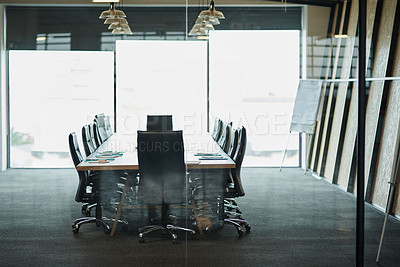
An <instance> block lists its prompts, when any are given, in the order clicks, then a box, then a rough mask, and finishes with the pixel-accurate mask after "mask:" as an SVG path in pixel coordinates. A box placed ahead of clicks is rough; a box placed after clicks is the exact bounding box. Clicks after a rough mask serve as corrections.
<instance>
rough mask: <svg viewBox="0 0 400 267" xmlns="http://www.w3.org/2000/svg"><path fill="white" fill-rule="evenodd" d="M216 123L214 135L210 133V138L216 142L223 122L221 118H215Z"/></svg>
mask: <svg viewBox="0 0 400 267" xmlns="http://www.w3.org/2000/svg"><path fill="white" fill-rule="evenodd" d="M216 125H217V126H214V128H216V130H215V135H212V138H213V139H214V141H215V142H218V139H219V138H220V137H221V134H222V130H223V128H224V122H223V121H222V120H221V119H217V124H216ZM213 132H214V131H213Z"/></svg>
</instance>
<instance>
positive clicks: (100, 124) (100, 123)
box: [93, 113, 109, 143]
mask: <svg viewBox="0 0 400 267" xmlns="http://www.w3.org/2000/svg"><path fill="white" fill-rule="evenodd" d="M93 121H94V122H95V123H96V125H97V130H98V132H97V134H98V137H99V140H100V143H103V142H104V141H106V140H107V139H108V137H109V136H108V135H107V131H106V123H105V116H104V113H100V114H96V115H95V116H94V120H93Z"/></svg>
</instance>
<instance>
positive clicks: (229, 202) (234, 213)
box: [224, 198, 251, 236]
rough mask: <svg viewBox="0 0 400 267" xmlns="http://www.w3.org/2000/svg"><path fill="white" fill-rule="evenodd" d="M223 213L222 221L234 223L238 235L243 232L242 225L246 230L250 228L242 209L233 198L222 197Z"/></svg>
mask: <svg viewBox="0 0 400 267" xmlns="http://www.w3.org/2000/svg"><path fill="white" fill-rule="evenodd" d="M224 213H225V219H224V223H227V224H231V225H234V226H235V227H236V230H237V232H238V235H239V236H242V235H243V234H244V230H243V226H244V228H245V229H246V231H247V232H249V231H250V230H251V226H250V224H249V223H248V221H247V220H245V219H244V218H243V215H242V211H241V210H240V207H239V205H238V204H237V202H236V201H235V200H234V199H230V198H225V199H224Z"/></svg>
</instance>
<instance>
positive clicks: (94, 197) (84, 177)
mask: <svg viewBox="0 0 400 267" xmlns="http://www.w3.org/2000/svg"><path fill="white" fill-rule="evenodd" d="M68 141H69V150H70V154H71V157H72V161H73V162H74V165H75V167H76V166H78V164H79V163H81V162H82V161H83V157H82V154H81V152H80V149H79V145H78V139H77V136H76V133H75V132H73V133H70V135H69V138H68ZM77 172H78V177H79V183H78V189H77V191H76V195H75V201H76V202H79V203H88V204H89V205H92V204H98V203H99V201H100V200H99V197H98V181H97V180H98V177H93V176H89V172H87V171H77ZM88 187H90V189H91V190H88V189H89V188H88ZM101 213H102V211H101V205H96V216H95V217H82V218H79V219H76V220H75V221H74V223H73V225H72V231H73V232H74V234H77V233H78V232H79V228H80V227H81V226H82V225H83V224H87V223H96V225H97V226H103V228H104V233H106V234H108V233H110V231H111V228H110V226H109V225H108V224H107V223H106V222H105V221H103V220H102V216H101Z"/></svg>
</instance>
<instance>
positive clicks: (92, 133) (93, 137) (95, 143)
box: [88, 122, 99, 149]
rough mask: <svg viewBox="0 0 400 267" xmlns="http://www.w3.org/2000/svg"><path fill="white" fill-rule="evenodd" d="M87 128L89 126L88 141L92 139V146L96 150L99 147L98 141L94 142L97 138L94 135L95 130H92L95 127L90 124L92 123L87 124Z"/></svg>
mask: <svg viewBox="0 0 400 267" xmlns="http://www.w3.org/2000/svg"><path fill="white" fill-rule="evenodd" d="M88 126H89V133H90V139H92V145H93V147H94V148H95V149H97V148H98V147H99V145H98V143H97V142H98V141H97V140H96V139H97V138H96V134H95V130H94V128H95V125H94V123H93V122H92V123H89V124H88Z"/></svg>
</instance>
